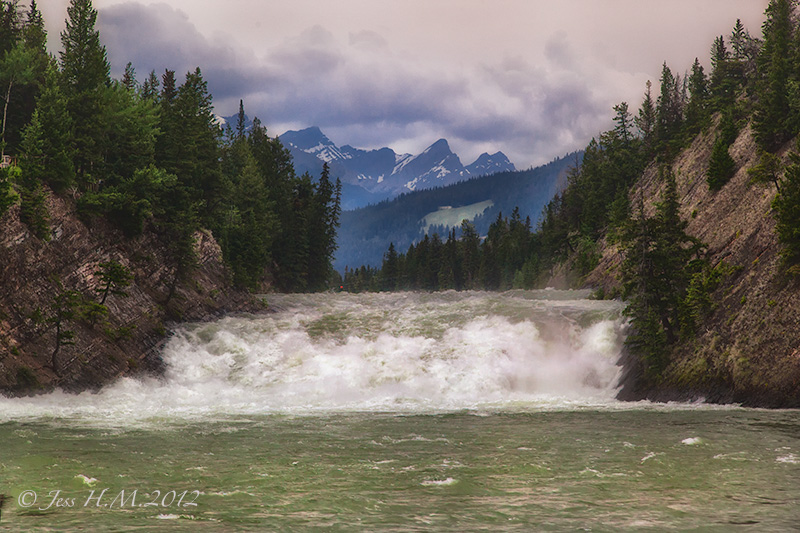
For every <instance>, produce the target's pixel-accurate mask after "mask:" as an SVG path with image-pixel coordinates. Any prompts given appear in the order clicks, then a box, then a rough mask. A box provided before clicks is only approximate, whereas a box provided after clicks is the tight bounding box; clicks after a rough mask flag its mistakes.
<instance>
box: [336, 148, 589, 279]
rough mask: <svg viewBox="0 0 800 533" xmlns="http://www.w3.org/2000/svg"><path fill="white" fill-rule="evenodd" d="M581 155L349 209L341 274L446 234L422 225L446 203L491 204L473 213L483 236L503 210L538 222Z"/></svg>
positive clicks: (341, 248) (339, 253)
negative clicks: (389, 248)
mask: <svg viewBox="0 0 800 533" xmlns="http://www.w3.org/2000/svg"><path fill="white" fill-rule="evenodd" d="M580 157H581V154H580V153H574V154H569V155H567V156H565V157H563V158H556V159H555V160H553V161H552V162H550V163H548V164H546V165H542V166H540V167H536V168H532V169H528V170H522V171H514V172H500V173H496V174H490V175H488V176H481V177H477V178H471V179H469V180H466V181H462V182H460V183H456V184H453V185H449V186H447V187H437V188H434V189H424V190H421V191H414V192H410V193H406V194H403V195H401V196H399V197H398V198H396V199H394V200H387V201H383V202H380V203H378V204H376V205H372V206H368V207H364V208H361V209H355V210H353V211H345V212H343V213H342V225H341V228H340V231H339V250H338V251H337V253H336V260H335V262H334V266H335V267H336V268H337V270H339V271H340V272H341V271H343V270H344V268H345V267H349V268H351V269H352V268H356V267H358V266H360V265H371V266H378V265H380V262H381V260H382V257H383V253H384V252H385V251H386V247H387V245H388V243H393V244H394V247H395V248H397V249H399V250H405V249H406V248H407V247H408V246H409V245H410V244H411V243H413V242H415V241H421V240H422V238H423V237H424V236H425V234H426V233H430V234H431V235H432V234H433V233H436V232H439V233H440V234H441V235H444V234H445V233H446V232H448V231H449V228H443V227H439V228H436V227H431V228H428V231H427V232H426V231H425V230H424V224H423V223H422V219H423V217H425V216H426V215H428V214H430V213H432V212H435V211H437V210H438V209H439V208H442V207H446V208H459V207H462V206H468V205H472V204H478V203H482V202H483V203H485V205H488V204H490V205H489V207H488V208H487V209H485V211H483V214H482V215H479V216H478V217H476V218H474V219H473V218H472V217H468V218H470V221H471V222H472V223H473V224H474V226H475V228H476V231H477V232H478V233H479V234H480V235H486V233H487V231H488V230H489V225H490V224H491V223H492V222H493V221H494V220H495V219H496V218H497V216H498V215H499V214H500V213H503V214H505V215H506V216H508V215H510V214H511V211H512V210H513V209H514V208H515V207H517V208H518V209H519V211H520V213H522V215H521V216H522V218H523V219H524V218H528V217H530V218H531V219H532V221H533V222H532V223H533V224H535V223H536V221H537V220H538V217H539V216H540V214H541V213H542V208H543V207H544V205H545V204H546V203H547V202H548V201H549V200H550V199H551V198H552V197H553V195H555V193H556V192H557V190H558V187H559V184H562V185H563V183H565V182H566V174H567V171H568V170H569V168H571V167H574V166H577V165H578V164H579V163H580ZM460 225H461V221H460V220H459V221H456V222H455V223H454V226H455V227H456V228H458V227H460Z"/></svg>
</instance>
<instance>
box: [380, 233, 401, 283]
mask: <svg viewBox="0 0 800 533" xmlns="http://www.w3.org/2000/svg"><path fill="white" fill-rule="evenodd" d="M399 270H400V268H399V264H398V258H397V250H395V247H394V243H393V242H391V243H389V249H388V250H387V251H386V253H385V254H384V256H383V265H382V266H381V274H380V277H381V290H383V291H393V290H395V289H396V288H397V286H398V280H399V277H400V272H399Z"/></svg>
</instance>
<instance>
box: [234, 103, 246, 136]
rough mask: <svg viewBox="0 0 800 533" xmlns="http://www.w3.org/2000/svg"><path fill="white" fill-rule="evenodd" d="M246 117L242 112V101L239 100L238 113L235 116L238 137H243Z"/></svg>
mask: <svg viewBox="0 0 800 533" xmlns="http://www.w3.org/2000/svg"><path fill="white" fill-rule="evenodd" d="M246 119H247V117H246V115H245V114H244V101H242V100H239V114H238V115H237V117H236V137H238V138H239V139H241V138H243V137H244V130H245V120H246Z"/></svg>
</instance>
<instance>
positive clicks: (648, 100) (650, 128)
mask: <svg viewBox="0 0 800 533" xmlns="http://www.w3.org/2000/svg"><path fill="white" fill-rule="evenodd" d="M651 87H652V83H650V80H647V89H646V91H645V93H644V100H643V101H642V105H641V107H640V108H639V115H638V116H637V117H636V119H635V121H636V127H637V128H639V132H640V133H641V136H642V142H643V144H644V147H645V151H646V152H648V153H649V152H650V150H651V149H652V147H653V137H654V134H655V125H656V107H655V104H654V103H653V97H652V95H651Z"/></svg>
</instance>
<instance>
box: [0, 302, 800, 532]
mask: <svg viewBox="0 0 800 533" xmlns="http://www.w3.org/2000/svg"><path fill="white" fill-rule="evenodd" d="M586 296H587V293H585V292H581V291H550V290H547V291H511V292H506V293H501V294H498V293H480V292H464V293H456V292H445V293H437V294H420V293H394V294H364V295H349V294H314V295H269V296H268V297H267V299H268V302H269V304H270V306H271V307H272V308H273V309H274V310H275V312H273V313H269V314H265V315H246V316H231V317H226V318H223V319H221V320H219V321H216V322H212V323H205V324H188V325H185V326H183V327H181V328H179V329H178V330H176V331H175V332H174V335H173V336H172V337H171V339H170V340H169V342H168V343H167V345H166V347H165V348H164V352H163V357H164V360H165V362H166V363H167V368H168V370H167V372H166V375H165V376H163V377H161V378H138V379H133V378H123V379H120V380H119V381H118V382H116V383H115V384H113V385H112V386H109V387H106V388H105V389H103V390H102V391H101V392H99V393H96V394H92V393H84V394H80V395H68V394H63V393H60V392H56V393H52V394H48V395H43V396H38V397H33V398H18V399H3V398H0V494H4V495H6V501H5V505H4V506H3V508H2V516H0V531H20V530H27V531H36V530H39V531H52V530H59V531H60V530H71V529H79V528H83V529H85V530H117V531H127V530H141V529H152V530H155V531H158V530H163V529H166V528H167V527H168V528H169V529H177V530H186V531H189V530H191V531H196V530H201V531H203V530H205V531H236V530H252V531H262V530H284V531H295V530H314V529H319V530H342V531H352V530H366V531H428V530H434V531H459V532H461V531H477V530H492V531H564V530H591V531H620V530H633V531H636V530H640V531H662V530H701V531H731V530H742V531H745V530H754V531H787V530H797V528H798V527H799V525H800V413H799V412H798V411H792V410H784V411H769V410H758V409H744V408H741V407H738V406H713V405H707V404H703V403H694V404H656V403H649V402H638V403H626V402H619V401H617V400H615V399H614V396H615V393H616V386H617V379H618V377H619V373H620V369H619V367H617V366H616V362H617V359H618V356H619V352H620V349H621V346H622V343H623V341H624V335H625V321H624V319H623V317H622V316H621V311H622V307H621V304H620V303H619V302H613V301H594V300H588V299H586Z"/></svg>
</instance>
